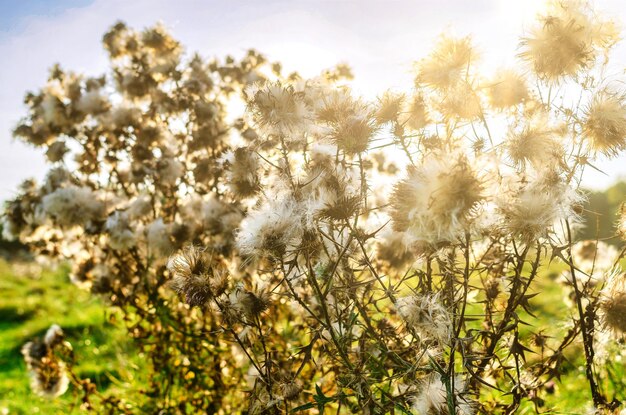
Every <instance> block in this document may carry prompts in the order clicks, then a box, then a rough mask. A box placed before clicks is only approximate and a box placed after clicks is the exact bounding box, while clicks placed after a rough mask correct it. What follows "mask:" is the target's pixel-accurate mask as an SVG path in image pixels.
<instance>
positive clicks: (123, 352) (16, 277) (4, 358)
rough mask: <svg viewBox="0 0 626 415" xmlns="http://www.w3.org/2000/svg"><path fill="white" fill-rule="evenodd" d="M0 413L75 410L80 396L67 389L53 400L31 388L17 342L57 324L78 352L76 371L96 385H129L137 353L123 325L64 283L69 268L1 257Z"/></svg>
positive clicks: (136, 368) (137, 374) (138, 373)
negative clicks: (13, 261) (19, 262)
mask: <svg viewBox="0 0 626 415" xmlns="http://www.w3.org/2000/svg"><path fill="white" fill-rule="evenodd" d="M0 293H2V294H1V295H0V414H6V413H8V414H36V413H41V414H68V413H78V412H80V411H79V406H80V403H81V402H80V399H79V397H77V396H74V394H72V393H66V394H65V395H63V396H62V397H61V398H58V399H57V400H55V401H50V400H48V399H44V398H39V397H37V396H35V395H34V394H32V393H31V392H30V388H29V379H28V375H27V373H26V367H25V364H24V361H23V359H22V356H21V353H20V348H21V347H22V345H23V344H24V343H26V342H27V341H28V340H30V339H32V338H33V337H36V336H42V335H43V333H45V331H46V330H47V329H48V327H50V325H52V324H55V323H56V324H59V325H60V326H61V327H62V328H63V330H64V332H65V334H66V337H67V340H69V342H70V343H71V344H72V346H73V349H74V353H75V355H76V357H77V360H78V364H77V366H76V368H77V372H78V374H79V375H80V377H81V378H90V379H91V380H92V381H94V383H96V385H97V386H98V389H99V390H101V391H104V390H106V389H110V388H118V387H124V388H129V389H130V390H131V391H132V390H133V387H134V386H133V385H134V384H136V383H137V380H138V378H140V377H141V368H140V367H139V365H138V362H140V359H139V357H138V356H136V353H135V351H134V350H133V348H132V344H131V343H129V342H128V341H127V340H126V339H125V333H124V331H123V329H119V328H116V327H114V326H113V325H112V324H110V323H109V322H108V319H109V318H110V314H106V313H105V307H103V304H102V302H101V301H100V300H99V299H97V298H96V297H94V296H91V295H90V294H89V293H88V292H85V291H81V290H79V289H78V288H76V287H75V286H73V285H72V284H69V283H68V277H67V270H66V269H63V268H60V269H57V270H54V271H51V270H48V269H45V268H44V269H42V268H40V267H38V266H37V265H33V264H30V265H10V264H8V263H7V262H6V261H4V260H0Z"/></svg>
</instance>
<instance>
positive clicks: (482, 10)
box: [0, 0, 626, 200]
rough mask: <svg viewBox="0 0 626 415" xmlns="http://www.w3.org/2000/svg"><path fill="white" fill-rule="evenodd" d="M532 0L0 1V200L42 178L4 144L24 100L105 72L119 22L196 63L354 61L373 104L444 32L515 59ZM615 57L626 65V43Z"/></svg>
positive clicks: (617, 0)
mask: <svg viewBox="0 0 626 415" xmlns="http://www.w3.org/2000/svg"><path fill="white" fill-rule="evenodd" d="M539 4H540V0H407V1H400V0H397V1H396V0H386V1H385V0H380V1H370V0H360V1H357V0H354V1H350V0H341V1H330V0H317V1H302V0H283V1H278V0H265V1H257V0H248V1H241V0H221V1H213V0H48V1H46V0H13V1H9V0H0V56H2V58H3V60H2V61H3V63H2V65H0V82H1V87H0V200H4V199H6V198H7V197H10V196H11V195H13V194H14V190H15V189H16V186H17V185H18V183H19V182H20V181H21V180H23V179H24V178H26V177H29V176H33V177H36V178H42V177H43V175H44V173H45V171H46V165H45V164H44V162H43V156H42V155H41V153H40V152H39V151H35V150H33V149H31V148H28V147H26V146H24V145H23V144H21V143H18V142H15V141H13V140H12V139H11V134H10V131H11V129H12V128H13V127H14V125H15V124H16V122H17V121H18V120H19V118H20V117H21V116H22V115H23V113H24V106H23V105H22V98H23V95H24V93H25V91H27V90H33V89H36V88H38V87H40V86H41V85H42V84H43V83H44V82H45V79H46V77H47V71H48V68H49V67H50V66H51V65H52V64H54V63H55V62H61V63H62V65H63V67H65V68H67V69H72V70H76V71H83V72H86V73H88V74H92V75H97V74H100V73H102V72H103V71H104V70H105V69H106V63H107V61H106V56H105V54H104V52H103V50H102V47H101V45H100V39H101V37H102V34H103V33H104V32H105V31H106V30H107V29H108V28H109V27H110V26H111V25H112V24H113V23H114V22H115V21H116V20H124V21H126V22H127V23H128V24H129V25H131V26H133V27H136V28H142V27H145V26H149V25H151V24H153V23H155V22H156V21H159V20H160V21H162V22H163V23H164V24H165V25H166V26H167V27H169V28H170V29H171V30H172V32H173V33H174V36H175V37H176V38H178V39H179V40H181V42H182V43H183V45H185V46H186V47H187V50H188V51H198V52H200V53H201V54H202V55H203V56H213V55H217V56H223V55H225V54H227V53H230V54H235V55H237V54H242V53H243V52H244V51H245V50H246V49H248V48H251V47H254V48H257V49H259V50H260V51H262V52H264V53H265V54H267V55H268V56H269V57H270V58H271V59H273V60H279V61H281V62H283V63H284V66H285V67H286V69H287V70H299V71H300V72H301V73H303V74H304V75H314V74H316V73H318V72H319V71H320V70H322V69H323V68H326V67H329V66H332V65H334V64H336V63H337V62H341V61H346V62H348V63H350V64H351V65H352V67H353V69H354V72H355V74H356V78H357V80H356V84H355V87H356V88H357V89H359V90H360V92H362V93H363V94H366V95H369V96H373V95H375V94H376V93H378V92H381V91H380V89H381V88H384V87H397V88H401V89H406V88H408V87H409V86H410V85H411V74H410V69H411V64H412V62H413V61H415V60H417V59H419V58H420V57H422V56H424V55H425V54H426V53H427V52H428V50H429V49H430V47H431V46H432V43H433V41H434V39H435V38H436V37H437V35H438V34H439V33H441V32H442V31H445V30H448V31H449V30H453V31H454V32H455V33H457V34H459V35H465V34H473V36H474V39H475V43H476V44H477V45H478V46H479V49H481V50H482V51H483V54H482V55H483V56H482V58H483V62H484V65H485V67H487V68H488V69H491V68H493V70H495V69H497V68H499V67H501V66H503V65H506V64H507V63H510V62H512V61H513V60H514V57H515V53H516V47H517V45H518V42H519V36H520V34H521V33H523V28H524V24H525V22H526V21H529V20H530V18H531V17H532V16H533V14H534V11H533V9H536V7H538V5H539ZM596 4H597V6H598V8H599V9H601V10H605V11H606V12H607V13H608V14H610V15H612V16H614V17H616V18H617V19H618V20H619V21H621V22H626V2H624V1H623V0H600V1H597V2H596ZM623 43H624V42H623ZM623 43H622V44H621V45H620V46H619V48H618V49H617V51H616V55H615V60H616V61H617V62H618V64H619V67H620V68H624V67H626V46H624V44H623ZM599 164H600V165H599V166H598V167H600V168H602V169H603V170H605V171H607V172H609V173H610V174H609V176H608V177H606V176H604V175H602V174H600V173H594V172H590V174H589V175H588V176H587V180H586V182H585V184H586V185H587V186H590V187H594V188H602V187H606V186H608V185H609V184H611V183H612V182H614V181H615V179H616V178H617V177H618V176H619V175H623V176H626V159H625V158H624V157H621V158H620V159H618V160H613V161H611V162H606V161H601V162H600V163H599Z"/></svg>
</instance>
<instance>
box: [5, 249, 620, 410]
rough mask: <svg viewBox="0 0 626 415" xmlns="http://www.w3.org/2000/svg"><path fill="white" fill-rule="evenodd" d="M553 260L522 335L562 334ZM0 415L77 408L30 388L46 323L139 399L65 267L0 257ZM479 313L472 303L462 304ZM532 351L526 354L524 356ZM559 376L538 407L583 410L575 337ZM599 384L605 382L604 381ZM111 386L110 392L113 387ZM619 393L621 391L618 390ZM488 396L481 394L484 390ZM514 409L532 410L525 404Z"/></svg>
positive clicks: (100, 313)
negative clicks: (29, 351) (30, 355)
mask: <svg viewBox="0 0 626 415" xmlns="http://www.w3.org/2000/svg"><path fill="white" fill-rule="evenodd" d="M559 272H560V269H559V267H558V266H552V267H550V268H547V267H544V268H542V269H541V272H540V275H538V277H537V279H536V280H535V283H534V284H533V286H532V287H531V290H530V292H532V293H540V295H537V296H536V297H534V298H532V299H531V300H530V302H531V305H532V310H531V311H532V312H533V314H534V315H535V316H536V318H533V317H531V316H529V315H528V314H526V313H521V314H520V318H521V319H522V320H523V321H526V322H528V323H531V324H532V326H523V327H522V328H521V331H522V334H524V335H525V334H528V333H529V332H530V331H533V332H537V331H540V330H543V332H544V333H545V334H546V335H548V336H552V337H554V340H553V341H554V342H556V341H557V340H558V339H559V338H561V337H562V336H563V334H564V332H565V330H566V328H565V325H564V322H565V320H566V318H567V317H566V316H568V315H569V313H571V310H572V309H571V308H570V307H569V306H568V305H566V303H565V301H564V291H563V288H562V286H561V285H560V284H559V283H558V282H556V278H557V277H558V274H559ZM0 293H1V295H0V414H4V413H9V414H36V413H41V414H71V413H78V412H80V410H79V408H80V403H81V402H80V395H79V394H77V393H76V392H77V391H76V390H75V389H73V387H70V388H71V389H70V391H68V392H67V393H65V394H64V395H63V396H62V397H60V398H57V399H56V400H54V401H50V400H47V399H44V398H39V397H37V396H35V395H34V394H33V393H32V392H31V391H30V387H29V380H28V375H27V373H26V367H25V364H24V361H23V359H22V356H21V353H20V348H21V347H22V345H23V344H24V343H26V342H27V341H29V340H31V339H32V338H34V337H37V336H42V335H43V334H44V333H45V331H46V330H47V329H48V327H49V326H50V325H51V324H55V323H56V324H59V325H60V326H61V327H62V328H63V330H64V331H65V333H66V338H67V340H68V341H69V342H70V343H71V344H72V346H73V349H74V353H75V356H76V361H77V363H76V367H75V369H76V372H77V374H78V375H79V377H81V378H90V379H91V380H92V381H94V383H95V384H96V385H97V388H98V390H99V391H101V392H104V393H105V394H108V393H112V394H113V395H116V396H118V397H124V398H127V399H128V401H130V402H134V403H139V402H141V400H142V396H141V395H140V393H139V392H138V391H139V389H140V388H141V386H142V385H145V374H146V370H145V369H146V368H145V364H146V363H145V362H143V361H142V358H141V356H140V355H139V354H138V352H137V351H136V350H135V349H134V348H133V346H132V343H131V341H130V340H128V339H127V335H126V332H125V329H124V328H123V327H117V326H114V325H113V324H111V323H110V322H109V321H110V318H119V315H116V314H111V313H112V311H111V309H110V308H107V307H106V305H105V304H104V303H103V302H102V301H101V300H100V299H98V298H97V297H96V296H93V295H91V294H90V293H88V292H86V291H82V290H80V289H78V288H76V287H75V286H74V285H72V284H70V283H69V281H68V277H67V269H64V268H59V269H57V270H55V271H52V270H50V269H48V268H43V269H39V268H38V267H37V266H36V265H20V264H14V265H10V264H8V263H7V262H6V261H3V260H0ZM468 312H469V313H474V312H475V313H480V312H481V308H480V305H479V304H473V305H471V306H470V307H469V308H468ZM536 356H537V355H536V354H531V353H529V354H528V355H527V359H528V361H529V362H531V361H532V360H533V359H535V358H536ZM565 357H566V360H567V363H566V364H565V365H564V366H563V370H564V373H563V376H562V377H561V380H560V381H557V382H556V385H555V388H554V391H553V392H552V393H550V394H548V393H542V395H541V398H542V399H544V400H545V404H544V405H543V407H542V408H541V412H542V413H551V414H582V413H585V411H586V408H587V407H588V406H589V405H590V393H589V388H588V385H587V382H586V379H585V374H584V356H583V351H582V347H581V345H580V343H576V344H574V345H572V346H571V347H570V348H569V349H568V350H567V353H566V355H565ZM615 373H616V374H615V376H616V377H617V378H622V379H624V378H626V370H624V366H623V365H622V364H617V365H616V366H615ZM603 387H604V388H605V390H606V389H607V388H608V387H609V385H608V384H607V383H604V384H603ZM116 392H117V393H116ZM623 392H624V391H621V393H622V394H623ZM487 395H488V392H487ZM518 413H519V414H533V413H536V412H535V409H534V408H533V406H532V405H531V404H529V403H525V404H524V405H523V406H522V408H520V410H519V412H518Z"/></svg>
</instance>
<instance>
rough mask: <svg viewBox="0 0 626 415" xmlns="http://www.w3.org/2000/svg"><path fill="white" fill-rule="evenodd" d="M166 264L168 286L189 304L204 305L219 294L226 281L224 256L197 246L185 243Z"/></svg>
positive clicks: (222, 290)
mask: <svg viewBox="0 0 626 415" xmlns="http://www.w3.org/2000/svg"><path fill="white" fill-rule="evenodd" d="M167 268H168V271H169V272H170V273H171V275H172V283H171V284H172V288H173V289H174V290H175V291H176V292H178V293H179V294H181V295H182V296H183V297H184V298H185V301H186V302H187V304H189V305H191V306H199V307H202V306H204V305H205V304H206V303H207V302H208V301H209V300H210V299H211V298H214V297H218V296H220V295H221V294H223V293H224V291H225V290H226V287H227V284H228V280H227V278H228V271H227V268H226V264H225V262H224V260H223V259H222V258H221V257H219V256H218V255H210V254H208V253H207V252H206V251H205V250H203V249H200V248H198V247H194V246H189V247H187V248H185V249H183V250H182V251H181V252H179V253H178V254H176V255H174V256H172V257H171V258H170V260H169V262H168V264H167Z"/></svg>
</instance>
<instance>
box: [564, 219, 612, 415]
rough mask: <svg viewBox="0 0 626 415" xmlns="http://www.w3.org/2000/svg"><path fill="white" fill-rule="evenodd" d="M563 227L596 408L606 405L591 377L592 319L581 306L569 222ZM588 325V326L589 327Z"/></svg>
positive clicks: (590, 385) (586, 369)
mask: <svg viewBox="0 0 626 415" xmlns="http://www.w3.org/2000/svg"><path fill="white" fill-rule="evenodd" d="M565 226H566V229H567V240H568V246H567V256H568V262H569V269H570V273H571V274H572V283H573V285H574V293H575V297H576V298H575V299H576V308H577V309H578V318H579V321H580V327H581V332H582V336H583V349H584V351H585V375H586V376H587V381H588V382H589V388H590V389H591V397H592V399H593V404H594V406H595V407H596V408H597V407H599V405H602V404H604V403H606V399H605V398H604V396H603V395H602V393H601V392H600V390H599V388H598V385H597V384H596V381H595V378H594V375H593V355H594V352H593V330H594V328H593V318H588V316H587V314H586V313H585V311H584V309H583V305H582V293H581V291H580V289H579V287H578V280H577V278H576V269H575V268H576V267H575V266H574V263H573V259H572V232H571V229H570V224H569V220H565ZM589 324H590V325H589Z"/></svg>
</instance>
